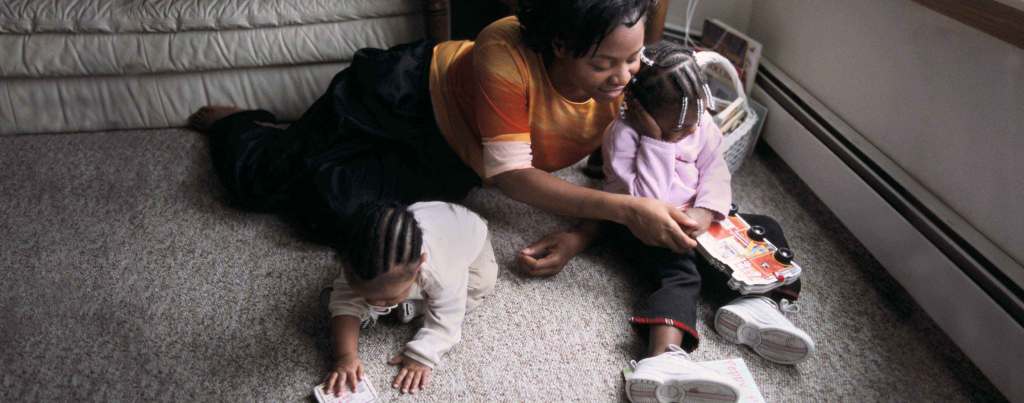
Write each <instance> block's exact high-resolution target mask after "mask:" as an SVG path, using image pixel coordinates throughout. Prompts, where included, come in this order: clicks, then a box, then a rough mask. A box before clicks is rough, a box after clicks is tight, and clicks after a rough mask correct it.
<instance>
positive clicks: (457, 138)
mask: <svg viewBox="0 0 1024 403" xmlns="http://www.w3.org/2000/svg"><path fill="white" fill-rule="evenodd" d="M430 95H431V101H432V103H433V106H434V115H435V117H436V118H437V124H438V126H439V128H440V129H441V133H443V134H444V136H445V139H446V140H447V141H448V144H449V145H451V147H452V149H453V150H455V152H456V154H458V155H459V157H461V158H462V160H463V162H465V163H466V164H467V165H469V166H470V167H471V168H473V170H475V171H476V173H477V174H478V175H480V177H482V178H485V179H486V178H490V177H492V176H495V175H497V174H500V173H502V172H507V171H511V170H516V169H523V168H530V167H534V168H538V169H542V170H545V171H549V172H550V171H555V170H558V169H562V168H565V167H567V166H569V165H572V164H573V163H575V162H577V161H579V160H580V159H582V158H583V157H585V156H587V155H588V154H590V153H591V152H593V151H594V150H596V149H597V148H599V147H600V146H601V137H602V134H603V132H604V129H605V127H607V126H608V124H609V123H611V121H612V120H613V119H614V118H615V116H616V113H617V111H618V104H619V101H620V100H621V99H620V100H617V101H614V102H598V101H596V100H594V99H590V100H587V101H585V102H572V101H569V100H567V99H565V97H563V96H562V95H561V94H559V93H558V92H557V91H556V90H555V88H554V86H552V84H551V81H550V80H549V79H548V75H547V70H546V68H545V66H544V60H543V58H542V57H541V55H539V54H537V53H536V52H534V51H533V50H531V49H529V48H528V47H527V46H526V44H525V43H523V42H522V39H521V34H520V30H519V21H518V20H517V19H516V18H515V17H507V18H503V19H501V20H498V21H496V22H494V23H492V24H491V25H489V26H487V27H486V28H484V30H483V31H481V32H480V35H478V36H477V39H476V42H475V43H474V42H472V41H449V42H443V43H440V44H438V45H437V46H436V47H434V57H433V60H432V62H431V66H430ZM620 98H621V97H620Z"/></svg>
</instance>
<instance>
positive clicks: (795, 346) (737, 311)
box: [715, 297, 814, 364]
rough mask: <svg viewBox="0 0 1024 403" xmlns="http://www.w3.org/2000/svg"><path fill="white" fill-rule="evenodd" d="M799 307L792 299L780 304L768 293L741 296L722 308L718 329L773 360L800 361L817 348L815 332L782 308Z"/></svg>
mask: <svg viewBox="0 0 1024 403" xmlns="http://www.w3.org/2000/svg"><path fill="white" fill-rule="evenodd" d="M796 308H797V306H796V305H793V304H789V301H788V300H783V303H782V307H779V305H777V304H776V303H775V301H772V299H771V298H768V297H740V298H737V299H735V300H733V301H732V302H730V303H729V304H728V305H726V306H723V307H721V308H718V312H717V313H715V331H717V332H718V334H720V335H722V337H724V338H725V340H727V341H729V342H730V343H737V344H746V345H748V346H750V348H752V349H754V352H756V353H757V354H758V355H760V356H762V357H764V358H765V359H767V360H769V361H772V362H777V363H779V364H796V363H798V362H800V361H803V360H804V359H805V358H807V356H809V355H811V353H813V352H814V341H813V340H811V336H808V335H807V333H806V332H804V331H803V330H800V329H797V327H796V326H794V325H793V323H792V322H790V321H789V319H786V316H785V315H783V314H782V312H781V311H783V310H785V311H787V312H796V311H797V309H796Z"/></svg>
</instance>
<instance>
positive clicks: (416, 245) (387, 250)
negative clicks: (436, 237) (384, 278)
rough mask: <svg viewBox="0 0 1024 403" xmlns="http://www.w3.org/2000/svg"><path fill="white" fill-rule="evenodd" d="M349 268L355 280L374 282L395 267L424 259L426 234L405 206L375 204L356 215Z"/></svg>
mask: <svg viewBox="0 0 1024 403" xmlns="http://www.w3.org/2000/svg"><path fill="white" fill-rule="evenodd" d="M351 228H352V234H351V236H350V237H349V245H348V248H347V249H348V253H347V256H346V257H347V259H346V261H347V262H348V265H347V267H348V268H349V270H351V272H350V273H351V274H352V277H354V280H358V281H362V282H366V281H371V280H373V279H375V278H377V277H378V276H380V275H382V274H386V273H387V272H388V270H390V269H391V267H392V266H395V265H401V264H408V263H411V262H413V261H415V260H416V259H419V258H420V252H421V249H422V247H423V231H422V230H421V229H420V227H419V224H418V223H417V222H416V217H414V216H413V214H412V213H411V212H409V210H408V209H407V208H406V206H405V205H402V204H399V203H395V202H371V203H366V204H363V205H362V206H360V207H359V208H358V209H357V210H356V212H355V214H354V215H353V216H352V227H351Z"/></svg>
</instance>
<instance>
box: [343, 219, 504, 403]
mask: <svg viewBox="0 0 1024 403" xmlns="http://www.w3.org/2000/svg"><path fill="white" fill-rule="evenodd" d="M346 250H347V252H346V253H344V258H343V262H344V263H343V267H342V274H341V275H340V276H338V278H337V280H335V282H334V289H333V291H332V292H331V299H330V305H329V308H330V311H331V334H332V336H333V344H334V358H335V365H334V369H333V370H332V371H331V372H330V373H329V374H328V375H327V378H326V380H325V389H326V390H327V391H328V392H329V393H333V394H335V395H341V394H342V393H345V392H347V391H348V390H353V391H354V390H355V389H356V385H357V384H358V383H359V380H360V379H362V375H363V363H362V361H360V359H359V353H358V344H357V343H358V340H359V332H360V328H361V327H366V326H370V325H372V324H373V323H375V322H376V319H377V318H378V317H379V316H381V315H386V314H388V313H391V312H392V310H395V309H398V312H397V313H398V314H399V318H400V319H401V321H402V322H409V321H411V320H412V319H413V318H414V317H416V316H419V315H423V317H424V320H423V327H422V328H421V329H420V330H419V331H418V332H417V333H416V335H415V336H414V337H413V339H412V340H411V341H409V342H408V343H406V344H405V347H404V348H403V349H402V351H401V352H400V353H399V354H398V355H396V356H394V357H393V358H391V360H389V362H388V363H389V364H392V365H398V366H400V367H401V368H400V369H399V372H398V375H396V376H395V379H394V382H392V385H391V386H392V387H394V388H396V389H399V390H401V392H402V393H416V392H418V391H420V390H422V389H423V388H425V387H427V385H428V384H429V383H430V376H431V371H432V370H433V368H434V367H436V366H437V365H438V364H439V363H440V362H441V357H442V356H443V355H444V354H445V353H446V352H448V350H450V349H451V348H452V346H454V345H455V344H456V343H458V342H459V340H461V338H462V322H463V320H464V318H465V315H466V313H467V312H469V311H472V310H473V309H474V308H475V307H476V306H477V305H478V304H479V303H480V301H481V299H483V298H484V297H485V296H487V295H488V294H490V292H491V291H492V290H493V288H494V283H495V281H496V279H497V275H498V266H497V263H496V262H495V260H494V249H493V248H492V247H491V240H490V237H489V235H488V232H487V223H486V222H485V221H484V220H483V219H482V218H480V216H478V215H477V214H475V213H473V212H472V211H469V210H468V209H466V208H465V207H462V206H459V205H455V204H451V203H444V202H421V203H415V204H413V205H411V206H408V207H405V206H403V205H400V204H396V203H381V202H377V203H370V204H367V205H364V206H362V207H361V208H359V210H358V211H357V212H356V213H355V215H354V218H353V220H352V235H351V237H350V242H349V245H347V247H346Z"/></svg>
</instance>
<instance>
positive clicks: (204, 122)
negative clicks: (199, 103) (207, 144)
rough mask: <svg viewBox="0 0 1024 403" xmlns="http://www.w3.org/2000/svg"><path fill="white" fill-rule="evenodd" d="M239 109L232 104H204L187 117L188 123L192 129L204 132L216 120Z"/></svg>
mask: <svg viewBox="0 0 1024 403" xmlns="http://www.w3.org/2000/svg"><path fill="white" fill-rule="evenodd" d="M239 111H241V109H239V108H237V107H234V106H214V105H209V106H204V107H202V108H199V110H198V111H196V113H193V114H192V116H189V117H188V125H189V126H191V127H192V128H193V129H196V130H199V131H201V132H205V131H207V130H210V127H211V126H213V124H214V123H216V122H217V121H218V120H221V119H224V118H226V117H228V115H231V114H233V113H235V112H239Z"/></svg>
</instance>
